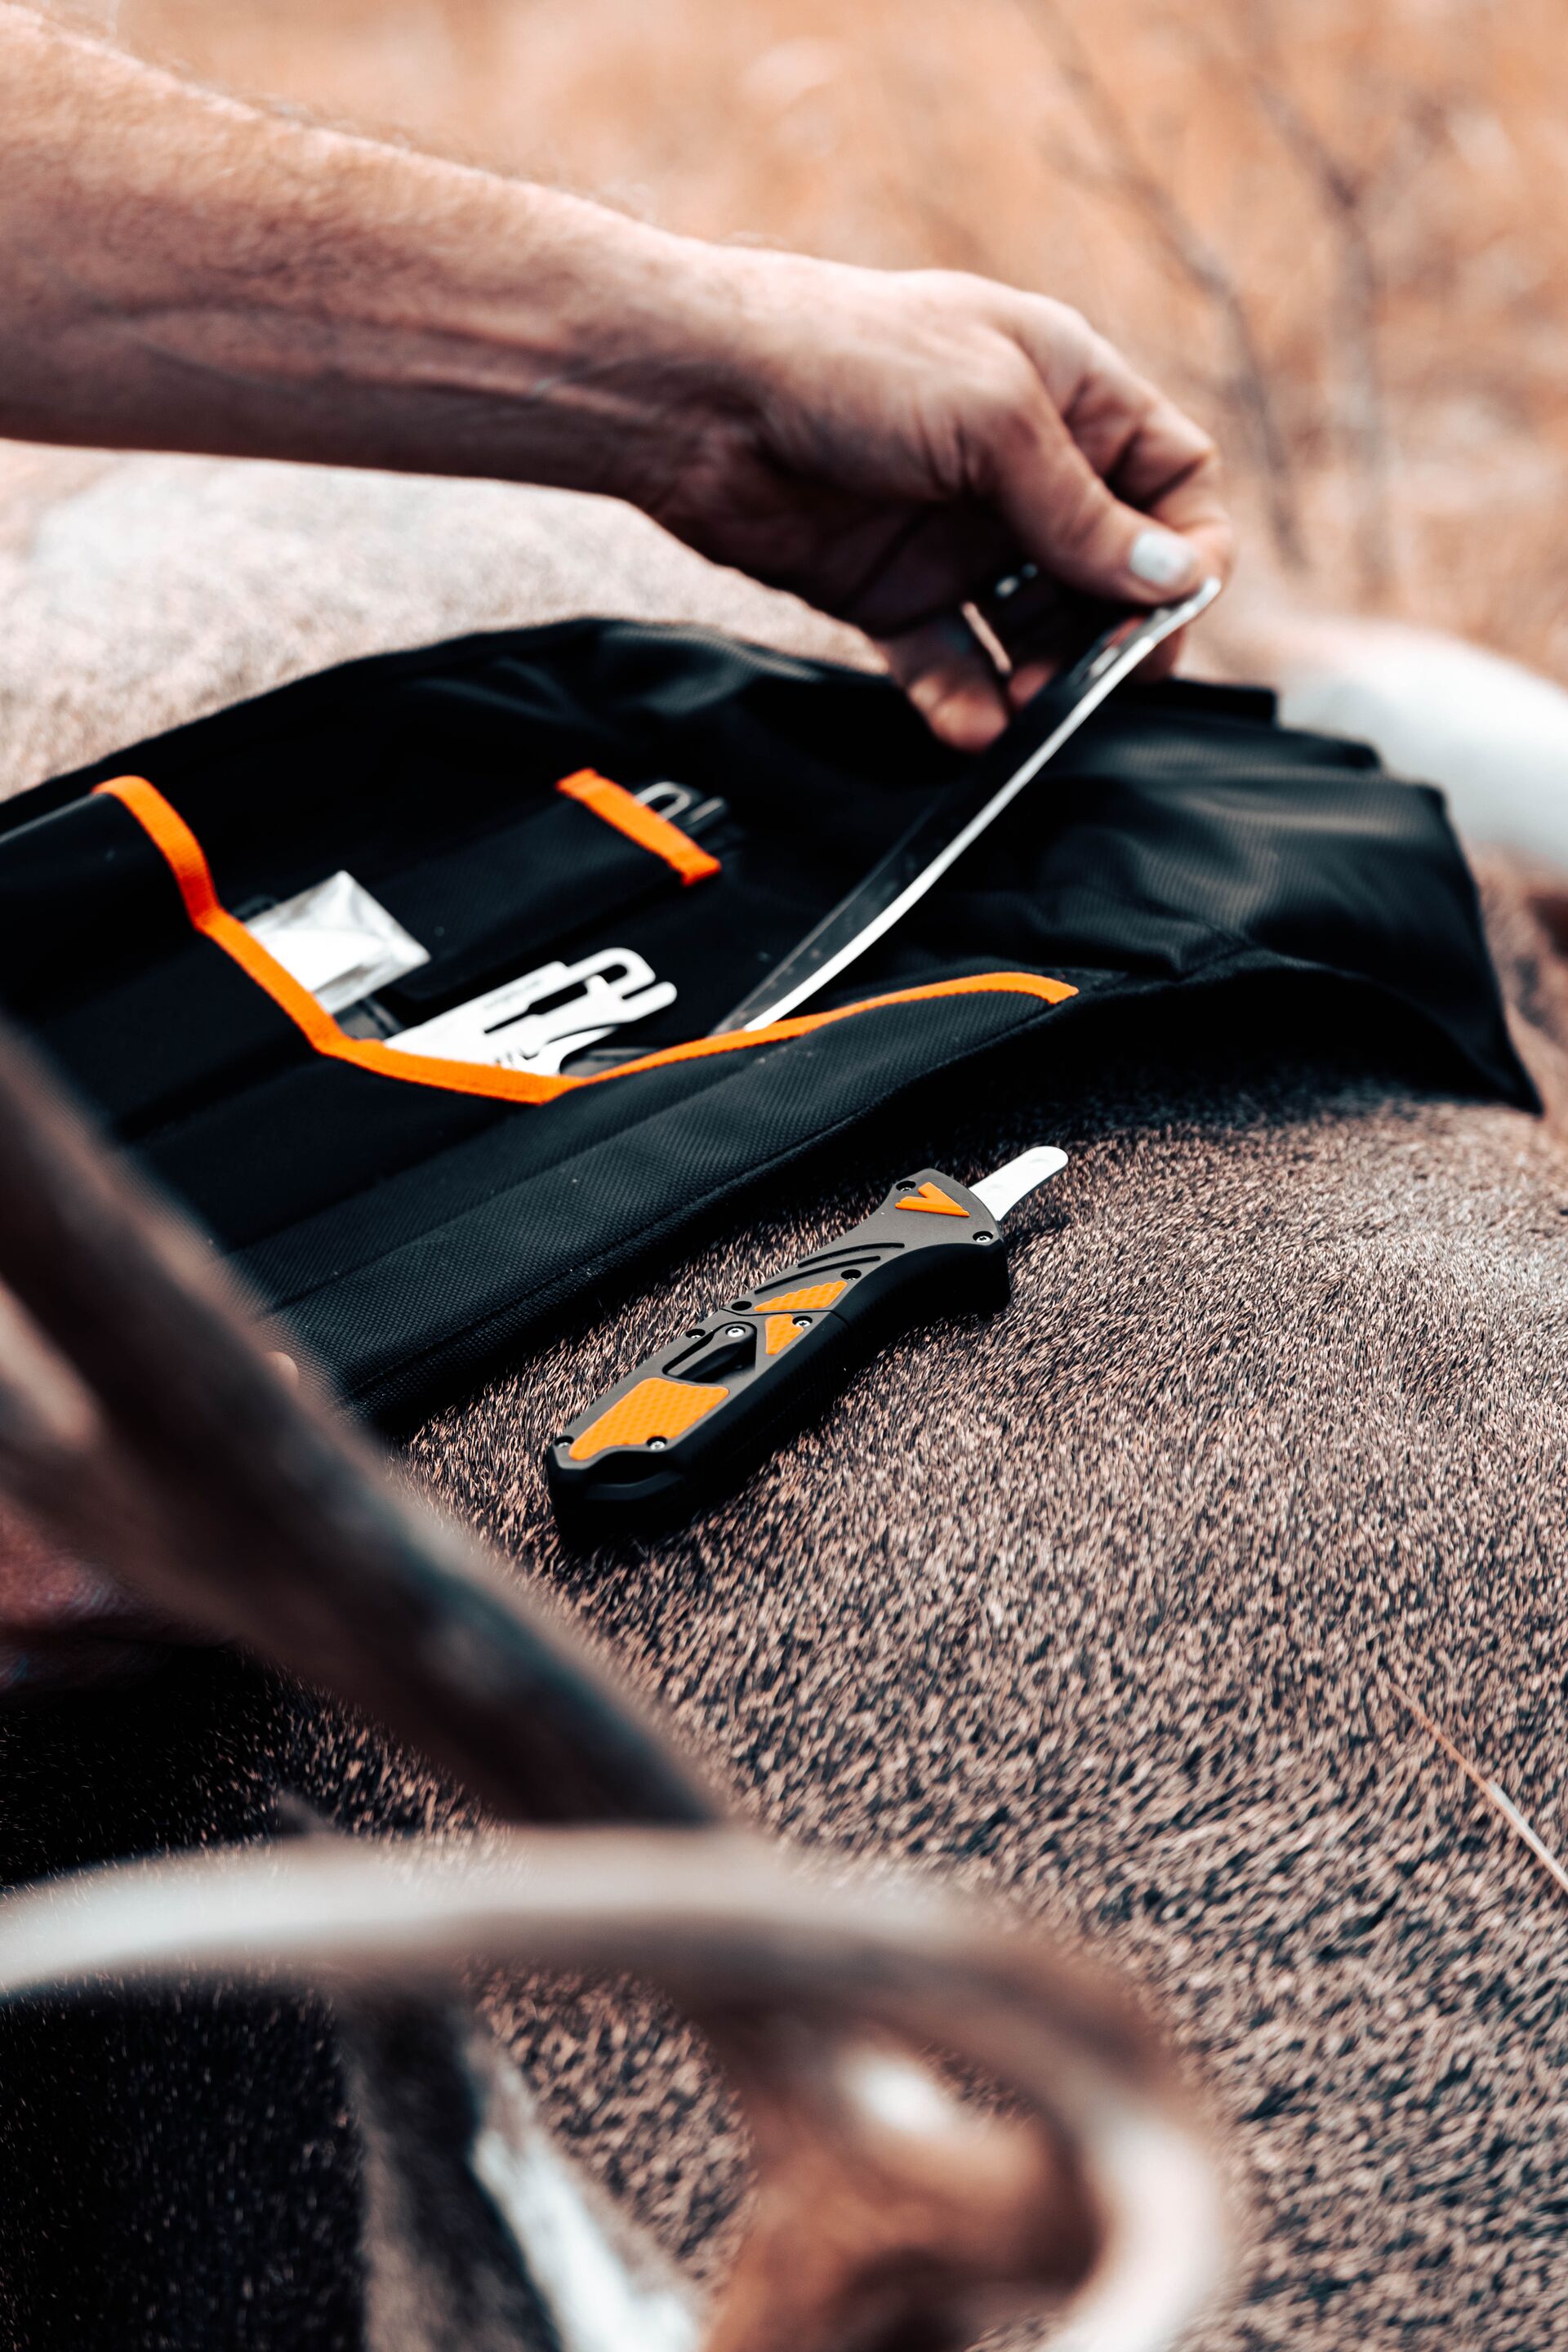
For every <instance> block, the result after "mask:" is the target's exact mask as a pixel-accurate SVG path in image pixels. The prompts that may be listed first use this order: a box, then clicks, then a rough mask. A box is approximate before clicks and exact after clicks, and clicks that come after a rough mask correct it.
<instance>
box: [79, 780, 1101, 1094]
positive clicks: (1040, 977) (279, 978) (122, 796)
mask: <svg viewBox="0 0 1568 2352" xmlns="http://www.w3.org/2000/svg"><path fill="white" fill-rule="evenodd" d="M96 790H97V791H98V792H100V793H107V794H108V795H109V796H110V798H111V799H113V800H117V801H119V802H120V803H121V806H122V807H124V808H125V809H127V810H128V811H129V812H130V814H131V815H132V816H133V817H134V818H135V820H136V822H137V824H139V825H140V826H141V827H142V831H143V833H145V834H146V835H147V837H148V839H149V840H150V841H151V842H152V843H153V846H154V847H155V848H156V849H157V850H158V851H159V852H160V853H161V855H162V856H163V859H164V861H165V863H166V864H167V866H168V868H169V871H170V873H171V874H172V875H173V876H174V880H175V882H176V883H177V884H178V886H179V891H180V897H181V898H182V899H183V900H184V908H185V912H186V914H187V915H188V917H189V918H190V920H191V923H192V925H193V926H194V928H195V929H196V930H198V931H199V932H200V933H201V934H202V936H203V938H204V939H207V940H211V941H212V943H213V945H214V946H215V947H219V948H221V949H222V950H223V951H224V953H225V954H226V956H228V957H230V958H231V959H232V961H234V962H235V963H237V965H238V966H239V968H240V970H241V971H243V972H244V973H245V974H246V976H247V979H249V980H251V981H254V982H255V983H256V985H257V987H258V988H259V989H262V990H264V991H265V992H266V993H267V994H268V996H269V997H270V998H271V999H272V1002H273V1003H274V1004H276V1005H277V1006H278V1007H279V1010H280V1011H281V1012H283V1013H287V1014H288V1016H289V1020H290V1021H292V1022H293V1024H294V1025H295V1027H296V1028H297V1029H299V1030H300V1032H301V1033H302V1034H303V1035H304V1036H305V1037H306V1038H307V1039H308V1041H309V1043H310V1045H312V1046H313V1047H314V1048H315V1050H316V1052H317V1053H318V1054H324V1055H327V1056H328V1057H329V1058H330V1059H331V1060H332V1061H334V1062H348V1063H350V1064H352V1065H353V1067H354V1068H355V1069H360V1070H370V1071H373V1072H374V1074H375V1076H377V1077H382V1078H396V1079H398V1080H400V1081H401V1083H402V1084H403V1085H405V1086H416V1087H439V1088H440V1089H441V1090H442V1091H443V1092H444V1093H447V1094H459V1095H483V1096H486V1097H489V1099H490V1100H491V1101H494V1102H514V1103H534V1104H538V1103H548V1102H554V1101H555V1100H556V1099H557V1098H558V1097H560V1096H562V1095H569V1094H574V1093H575V1092H576V1090H577V1088H578V1087H605V1086H611V1085H613V1084H614V1083H615V1081H616V1079H618V1078H631V1077H637V1076H639V1075H640V1074H641V1073H642V1072H643V1071H645V1070H662V1069H668V1068H669V1067H670V1066H672V1065H673V1064H675V1063H678V1062H693V1061H700V1060H704V1059H706V1058H707V1057H708V1056H709V1055H714V1054H742V1053H747V1052H749V1051H750V1050H751V1048H752V1046H754V1045H777V1044H779V1043H780V1042H782V1041H783V1040H784V1039H785V1038H789V1037H807V1036H809V1035H810V1034H812V1032H813V1031H814V1030H816V1029H826V1028H830V1027H831V1026H832V1024H834V1023H835V1022H836V1021H848V1020H852V1019H853V1018H854V1017H855V1016H856V1015H857V1014H858V1013H877V1012H880V1011H881V1010H883V1009H884V1008H885V1007H888V1006H891V1005H894V1004H923V1003H933V1002H935V1001H936V1000H937V999H938V998H941V997H944V996H987V995H1000V996H1032V997H1035V998H1037V1000H1038V1001H1039V1002H1040V1003H1044V1004H1060V1003H1063V1002H1064V1001H1065V1000H1066V999H1067V998H1068V997H1069V996H1076V995H1077V994H1078V991H1077V990H1076V989H1075V988H1070V987H1069V986H1068V982H1066V981H1065V980H1049V979H1047V977H1046V975H1045V974H1044V973H1043V972H1036V971H989V972H983V973H979V974H976V975H975V976H974V977H973V978H971V979H967V980H938V981H932V982H930V983H928V985H927V986H925V987H924V988H901V989H898V990H895V991H894V992H892V993H890V994H889V995H887V996H869V997H867V998H865V999H864V1000H863V1001H862V1002H861V1003H858V1004H841V1005H839V1006H838V1007H837V1009H836V1010H835V1011H833V1012H831V1013H797V1014H796V1015H795V1017H794V1018H793V1019H792V1020H789V1021H774V1022H773V1023H772V1024H770V1025H769V1026H768V1027H767V1028H766V1029H742V1030H731V1031H728V1032H727V1033H726V1034H724V1035H723V1036H721V1037H698V1038H695V1039H694V1040H693V1041H692V1043H691V1044H690V1045H666V1046H665V1047H664V1048H663V1049H662V1051H660V1052H658V1053H657V1054H645V1055H643V1056H642V1058H641V1059H640V1060H639V1061H635V1062H623V1063H621V1064H620V1066H618V1067H617V1068H616V1069H613V1070H601V1071H600V1072H599V1073H598V1074H597V1076H594V1077H584V1078H570V1077H544V1076H540V1075H539V1074H538V1073H537V1072H535V1071H531V1070H497V1069H491V1068H490V1067H489V1066H487V1065H485V1064H483V1063H479V1062H449V1061H444V1060H442V1059H441V1058H440V1057H439V1056H438V1055H434V1054H400V1053H399V1052H397V1051H396V1049H395V1047H394V1046H391V1045H384V1044H382V1043H381V1041H380V1040H379V1039H377V1038H373V1037H351V1036H349V1035H348V1034H346V1032H345V1031H343V1030H342V1029H340V1028H339V1026H338V1024H337V1023H336V1022H335V1021H334V1020H333V1019H332V1016H331V1013H324V1012H323V1011H322V1010H321V1006H320V1005H319V1004H318V1003H317V1002H316V1000H315V998H314V997H313V996H312V995H311V993H310V990H309V989H308V988H306V987H304V986H302V985H301V983H300V982H299V981H297V980H296V979H295V978H294V976H293V974H292V973H291V972H288V971H284V969H283V966H282V965H281V964H280V963H279V962H278V961H276V959H275V958H274V957H272V956H269V955H268V952H267V950H266V949H265V948H264V947H263V946H262V945H261V943H260V941H259V940H255V939H252V937H251V935H250V933H249V932H248V931H247V929H246V928H245V925H244V924H243V923H242V922H239V921H238V920H237V919H236V918H235V917H234V916H233V915H231V914H230V913H229V912H228V909H227V908H226V907H225V906H224V905H223V904H222V903H221V901H220V900H219V898H218V895H217V891H216V888H215V887H214V884H213V877H212V869H211V868H210V866H208V864H207V861H206V857H205V853H204V851H203V849H202V845H201V843H200V842H199V841H198V840H197V839H196V836H195V834H194V833H193V832H192V831H191V828H190V826H189V825H188V824H186V823H185V820H184V817H183V816H182V815H181V814H180V813H179V811H178V810H177V809H175V808H173V807H171V806H170V804H169V803H168V802H167V801H166V800H165V799H164V798H163V793H161V792H159V791H158V789H157V787H156V786H155V785H153V784H150V783H149V782H147V780H146V778H145V777H144V776H116V777H115V778H114V779H113V780H112V782H109V783H106V784H99V785H98V786H97V787H96Z"/></svg>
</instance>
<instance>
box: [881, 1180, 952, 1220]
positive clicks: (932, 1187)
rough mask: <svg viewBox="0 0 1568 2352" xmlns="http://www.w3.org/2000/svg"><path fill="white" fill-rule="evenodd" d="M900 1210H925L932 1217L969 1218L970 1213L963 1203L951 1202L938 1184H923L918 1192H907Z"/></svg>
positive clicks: (901, 1202)
mask: <svg viewBox="0 0 1568 2352" xmlns="http://www.w3.org/2000/svg"><path fill="white" fill-rule="evenodd" d="M898 1205H899V1207H900V1209H923V1210H924V1211H925V1212H926V1213H927V1215H928V1216H932V1217H967V1216H968V1214H969V1212H968V1210H967V1209H966V1208H964V1206H963V1203H962V1202H958V1201H954V1200H951V1199H950V1198H949V1197H948V1195H947V1194H946V1193H945V1192H943V1191H942V1188H941V1186H940V1185H937V1184H922V1185H921V1189H920V1191H919V1192H906V1193H905V1194H904V1195H903V1197H902V1199H901V1200H900V1202H899V1204H898Z"/></svg>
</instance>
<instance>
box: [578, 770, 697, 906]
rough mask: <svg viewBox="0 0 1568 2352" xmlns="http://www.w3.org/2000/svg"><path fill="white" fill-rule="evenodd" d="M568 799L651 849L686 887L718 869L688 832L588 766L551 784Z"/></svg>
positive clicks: (628, 838) (629, 839)
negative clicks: (555, 783) (671, 867)
mask: <svg viewBox="0 0 1568 2352" xmlns="http://www.w3.org/2000/svg"><path fill="white" fill-rule="evenodd" d="M555 789H556V791H557V792H558V793H565V795H566V797H567V799H568V800H569V801H581V803H582V804H583V806H584V808H585V809H592V810H593V812H594V814H595V816H596V817H602V818H603V819H604V821H605V824H613V825H614V826H615V828H616V832H617V833H624V834H625V835H626V839H627V840H628V841H635V842H636V843H637V847H638V848H639V849H647V850H651V851H652V853H653V855H654V856H655V857H662V858H663V860H664V862H665V864H666V865H667V866H673V867H674V868H675V871H676V872H677V873H678V874H679V877H680V879H681V882H682V884H683V886H684V887H686V888H687V889H689V888H690V887H691V885H692V884H693V882H702V881H705V880H706V879H707V877H708V876H709V875H710V874H717V873H718V872H719V871H720V866H719V860H718V859H717V858H716V857H712V856H710V855H709V853H708V851H707V850H705V849H700V848H699V846H698V845H697V843H696V842H694V841H693V840H692V838H691V835H689V833H682V832H681V830H680V827H679V825H678V824H670V822H669V819H668V817H663V816H660V815H659V814H658V811H657V810H656V809H650V808H646V807H645V806H644V805H643V803H642V802H641V801H639V800H637V799H636V798H635V797H634V795H633V794H632V793H628V792H627V791H626V787H625V786H624V785H622V784H613V783H612V782H610V779H609V778H608V776H601V775H597V774H595V771H594V770H593V769H592V768H579V769H578V771H577V772H576V774H575V775H574V776H563V777H562V779H561V782H559V783H558V784H557V785H556V787H555Z"/></svg>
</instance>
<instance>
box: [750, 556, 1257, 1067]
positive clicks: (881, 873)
mask: <svg viewBox="0 0 1568 2352" xmlns="http://www.w3.org/2000/svg"><path fill="white" fill-rule="evenodd" d="M1218 594H1219V582H1218V581H1217V580H1205V581H1204V582H1203V583H1202V585H1201V586H1199V587H1198V588H1195V589H1194V592H1193V593H1192V594H1191V595H1190V596H1185V597H1184V598H1183V599H1182V601H1181V603H1180V604H1161V605H1158V606H1156V608H1155V609H1154V610H1153V611H1152V612H1150V613H1134V614H1129V615H1128V616H1127V617H1125V618H1124V619H1122V620H1121V621H1118V622H1117V624H1116V625H1115V627H1114V628H1111V629H1109V630H1107V631H1106V632H1105V634H1104V635H1102V636H1100V638H1098V639H1097V640H1096V642H1095V643H1094V645H1092V646H1090V647H1089V651H1088V653H1086V654H1085V655H1084V656H1083V658H1082V659H1081V660H1080V661H1078V662H1075V663H1074V665H1073V666H1072V667H1071V668H1070V669H1068V670H1064V671H1063V672H1062V673H1061V675H1060V676H1059V677H1054V678H1052V680H1051V681H1050V684H1049V685H1048V686H1045V687H1042V688H1041V689H1040V691H1039V693H1038V694H1037V695H1036V697H1035V698H1034V700H1033V701H1032V702H1031V703H1029V704H1028V706H1027V707H1026V709H1024V710H1022V711H1020V713H1019V714H1018V717H1017V718H1016V719H1015V720H1014V721H1013V724H1012V725H1011V726H1010V727H1009V728H1008V730H1007V732H1006V733H1005V735H1004V736H1003V737H1002V739H1001V740H1000V741H999V742H997V743H995V744H994V745H993V746H992V748H991V750H990V751H985V752H983V753H982V754H981V756H980V758H979V759H978V760H977V761H975V762H974V763H973V768H972V769H971V771H970V772H969V773H968V775H967V776H966V777H964V778H963V780H962V781H961V782H958V783H955V784H952V785H950V786H949V788H948V789H947V791H946V792H944V793H942V796H941V798H940V799H939V800H938V801H937V802H936V803H935V805H934V806H933V807H931V808H929V809H928V810H927V811H926V813H925V814H924V815H923V816H921V818H919V819H918V821H917V822H916V823H915V824H913V825H911V826H910V830H909V832H908V833H906V834H905V835H904V837H903V839H902V840H901V841H899V842H896V843H895V844H894V845H893V847H892V848H891V849H890V850H889V852H888V854H887V856H885V857H884V858H883V859H882V861H881V863H880V864H879V865H878V866H873V867H872V869H871V871H870V873H869V874H868V876H867V877H866V878H865V880H864V881H863V882H861V883H858V885H857V886H856V887H855V888H854V889H853V890H851V891H850V893H849V895H848V897H847V898H841V899H840V900H839V902H838V904H837V907H835V908H833V910H832V912H831V913H830V914H827V915H825V916H824V917H823V919H822V920H821V922H819V923H818V924H817V925H816V929H814V930H812V931H810V932H808V933H807V935H806V937H805V939H804V940H801V942H800V944H799V946H798V947H795V948H793V949H792V950H790V953H789V954H788V955H787V956H786V957H785V958H784V961H783V962H782V963H781V964H777V965H775V966H774V968H773V971H771V972H770V973H769V974H768V976H767V978H766V979H765V980H764V981H762V982H759V983H758V985H757V986H756V987H755V988H753V989H752V992H751V994H750V995H749V996H747V997H745V998H743V999H742V1002H741V1003H739V1004H737V1005H736V1006H735V1008H734V1010H733V1011H732V1012H731V1013H726V1014H725V1016H724V1018H723V1020H722V1021H721V1022H720V1023H719V1024H718V1025H717V1027H715V1028H714V1029H713V1030H711V1031H710V1035H712V1036H715V1037H721V1036H723V1035H725V1034H727V1033H729V1032H730V1031H732V1030H736V1029H765V1028H766V1027H767V1026H768V1024H769V1023H770V1022H773V1021H782V1020H783V1019H784V1017H785V1015H786V1014H788V1013H793V1012H795V1009H796V1007H797V1006H799V1005H802V1004H804V1003H805V1001H806V999H807V998H808V997H812V996H815V995H816V993H817V991H818V990H819V989H822V988H826V985H827V983H828V982H829V981H832V980H835V979H837V976H838V974H839V973H840V972H841V971H845V970H847V967H848V966H849V965H850V964H852V963H854V962H855V961H856V960H857V959H858V957H860V956H862V955H864V954H865V952H866V950H867V949H868V948H869V947H872V946H874V945H875V943H876V941H877V940H879V939H881V938H883V937H884V936H885V934H886V933H887V932H889V931H890V930H891V929H892V928H893V926H894V924H895V923H897V922H899V921H900V919H902V917H903V916H905V915H906V914H907V913H908V912H909V910H910V908H911V907H913V906H915V905H916V904H917V903H918V902H919V901H920V900H921V898H924V897H925V894H926V892H927V891H928V890H929V889H931V887H932V886H933V885H934V884H935V883H937V882H940V881H941V879H942V876H943V875H944V874H945V873H946V872H947V870H948V868H949V866H952V864H953V863H954V861H955V860H956V859H958V858H960V857H962V856H963V853H964V851H965V850H966V849H967V848H968V847H969V846H970V845H971V843H972V842H975V841H978V839H979V838H980V835H982V834H983V833H984V831H985V830H986V828H987V826H988V825H990V824H994V822H995V820H996V818H997V817H999V816H1000V815H1001V814H1002V812H1003V810H1004V809H1005V808H1006V807H1008V806H1009V805H1010V804H1011V803H1012V802H1013V801H1015V800H1016V798H1017V796H1018V794H1019V793H1021V792H1022V791H1023V790H1024V789H1025V787H1026V785H1027V784H1031V783H1033V782H1034V780H1035V778H1036V777H1037V775H1038V774H1039V772H1040V770H1041V769H1042V768H1043V767H1045V766H1046V764H1047V761H1050V760H1051V759H1053V758H1054V757H1055V755H1056V753H1057V752H1058V751H1060V749H1061V747H1062V745H1063V744H1064V743H1065V742H1067V741H1068V739H1069V738H1070V737H1071V736H1074V735H1076V734H1077V732H1078V730H1079V728H1080V727H1081V726H1082V725H1083V723H1084V721H1085V719H1088V718H1089V717H1090V716H1091V714H1092V713H1093V712H1094V711H1096V710H1098V709H1100V704H1101V703H1102V702H1104V701H1105V699H1106V698H1107V697H1108V696H1109V695H1110V694H1113V693H1114V692H1115V690H1116V688H1118V687H1119V686H1120V685H1121V681H1122V679H1123V678H1125V677H1130V676H1131V673H1132V671H1133V670H1135V669H1136V668H1137V667H1138V666H1139V664H1140V663H1141V662H1142V661H1145V660H1146V659H1147V658H1148V656H1150V654H1152V652H1153V650H1154V648H1155V646H1161V645H1163V644H1164V642H1165V639H1166V638H1167V637H1170V636H1173V635H1175V633H1176V631H1177V630H1178V629H1184V628H1185V627H1186V625H1187V624H1188V622H1189V621H1194V620H1195V619H1196V618H1197V616H1198V614H1200V613H1201V612H1203V611H1205V608H1206V607H1207V606H1208V605H1210V604H1213V602H1214V600H1215V597H1216V596H1217V595H1218Z"/></svg>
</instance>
